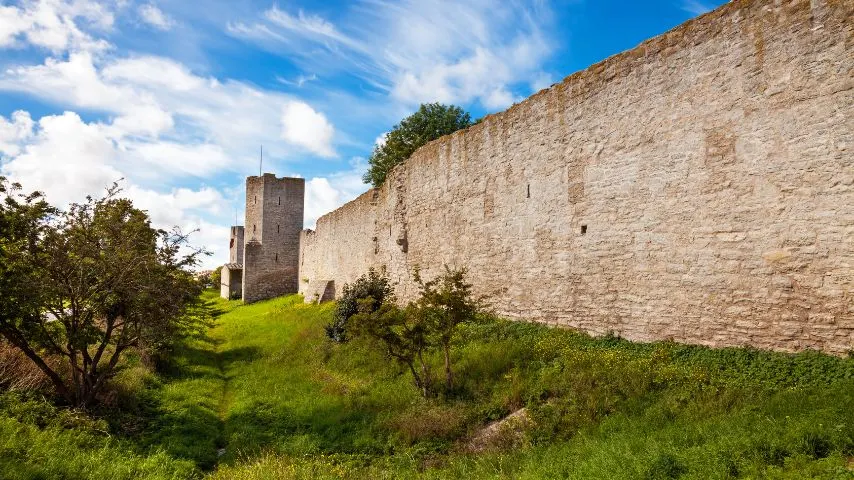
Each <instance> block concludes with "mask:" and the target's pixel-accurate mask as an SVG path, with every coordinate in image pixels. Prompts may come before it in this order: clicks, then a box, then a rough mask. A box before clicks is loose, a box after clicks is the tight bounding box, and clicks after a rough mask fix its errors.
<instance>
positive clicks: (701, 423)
mask: <svg viewBox="0 0 854 480" xmlns="http://www.w3.org/2000/svg"><path fill="white" fill-rule="evenodd" d="M205 295H206V299H207V300H208V301H209V302H211V305H212V306H213V307H215V308H216V309H217V310H218V312H217V317H216V318H215V321H214V323H213V324H212V326H211V328H210V329H209V330H208V331H207V332H206V333H205V334H204V335H201V336H199V337H198V338H194V339H191V340H189V341H188V342H187V343H186V345H184V346H182V347H181V348H179V349H178V350H177V351H176V352H175V353H174V355H173V356H172V357H171V358H170V359H169V361H168V362H161V363H160V364H159V367H158V369H157V373H153V372H152V370H151V369H150V368H145V367H143V366H142V365H143V364H144V363H145V362H141V361H138V362H136V363H133V362H131V363H132V364H134V365H135V366H134V367H133V368H130V369H128V370H127V371H125V373H124V374H123V376H122V377H121V378H120V379H118V381H117V388H118V397H117V400H116V405H117V406H116V407H115V408H114V409H113V410H112V411H111V412H108V414H105V417H104V418H105V420H100V421H94V420H89V419H87V418H86V417H82V416H81V415H79V414H75V413H74V412H68V411H64V410H57V409H55V408H54V407H51V406H49V405H48V404H47V403H45V402H44V401H40V400H36V399H32V398H31V397H21V396H17V395H12V394H5V395H0V478H4V479H5V478H16V479H17V478H22V479H23V478H33V479H35V478H99V479H100V478H128V479H130V478H175V479H178V478H201V477H205V476H208V477H211V478H214V479H275V478H285V479H288V478H368V477H374V478H389V479H391V478H395V479H396V478H513V479H516V478H522V479H524V478H531V479H534V478H584V479H587V478H607V479H622V478H625V479H630V478H631V479H634V478H696V479H700V478H703V479H705V478H828V479H830V478H854V359H850V358H848V359H840V358H833V357H829V356H825V355H820V354H816V353H805V354H800V355H783V354H775V353H768V352H758V351H753V350H743V349H723V350H713V349H705V348H699V347H689V346H683V345H677V344H673V343H657V344H633V343H630V342H626V341H622V340H619V339H616V338H600V339H592V338H590V337H587V336H585V335H581V334H577V333H574V332H571V331H566V330H556V329H549V328H546V327H543V326H539V325H533V324H526V323H514V322H505V321H498V320H489V319H485V320H483V321H482V322H478V323H477V324H474V325H470V326H466V327H464V328H463V329H462V332H461V335H460V338H458V339H457V342H456V346H455V350H454V364H455V373H456V377H457V379H458V381H459V385H458V387H457V388H456V390H455V391H454V392H452V394H451V395H448V396H447V397H446V398H439V399H431V400H424V399H422V398H421V397H420V396H419V395H418V391H417V390H416V389H415V388H414V386H412V382H411V379H410V377H409V376H408V374H407V373H406V372H405V371H403V370H402V369H401V368H400V367H399V366H397V365H395V364H394V363H393V362H391V361H389V360H388V359H386V358H385V357H383V355H382V354H381V353H378V352H379V350H378V349H377V348H376V346H374V345H370V344H368V343H364V342H350V343H347V344H344V345H336V344H332V343H330V342H328V341H327V340H326V339H325V336H324V333H323V325H324V324H325V323H327V322H328V321H329V319H330V317H331V314H332V308H333V305H332V304H326V305H323V306H315V305H304V304H302V303H301V302H302V301H301V298H299V297H296V296H294V297H286V298H280V299H276V300H272V301H268V302H261V303H258V304H254V305H250V306H242V305H240V304H239V302H225V301H222V300H219V299H216V298H215V294H214V293H213V292H208V293H206V294H205ZM433 360H434V361H435V362H436V365H437V366H438V365H439V362H440V359H439V358H435V359H433ZM521 407H527V410H528V412H529V414H530V417H531V419H532V422H533V426H530V427H529V428H527V429H525V430H524V431H523V432H522V433H517V432H515V431H509V430H508V431H506V432H500V434H499V435H497V436H496V437H495V438H493V439H492V441H491V442H490V443H489V444H488V445H487V446H486V448H485V450H484V449H481V450H479V451H478V452H476V453H475V452H473V451H472V448H473V447H472V445H473V443H472V441H471V439H472V437H473V436H475V435H477V433H478V432H479V431H480V430H481V429H482V428H483V426H484V425H486V424H488V423H489V422H491V421H494V420H498V419H501V418H503V417H505V416H506V415H508V414H509V413H511V412H513V411H516V410H517V409H519V408H521Z"/></svg>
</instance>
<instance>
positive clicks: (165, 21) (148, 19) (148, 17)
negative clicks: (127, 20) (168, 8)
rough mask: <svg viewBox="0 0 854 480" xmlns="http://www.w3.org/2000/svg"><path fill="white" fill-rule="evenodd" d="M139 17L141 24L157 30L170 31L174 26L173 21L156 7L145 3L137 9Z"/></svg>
mask: <svg viewBox="0 0 854 480" xmlns="http://www.w3.org/2000/svg"><path fill="white" fill-rule="evenodd" d="M137 11H138V12H139V16H140V18H141V19H142V21H143V22H145V23H146V24H148V25H150V26H152V27H154V28H156V29H157V30H171V29H172V27H174V26H175V20H173V19H172V18H170V17H169V15H167V14H165V13H163V10H160V9H159V8H158V7H157V6H156V5H154V4H151V3H146V4H143V5H140V6H139V7H137Z"/></svg>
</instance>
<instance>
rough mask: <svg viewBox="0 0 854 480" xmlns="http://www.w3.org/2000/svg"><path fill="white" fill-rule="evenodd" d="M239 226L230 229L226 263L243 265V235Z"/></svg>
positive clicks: (242, 230)
mask: <svg viewBox="0 0 854 480" xmlns="http://www.w3.org/2000/svg"><path fill="white" fill-rule="evenodd" d="M243 232H244V228H243V227H242V226H240V225H235V226H233V227H231V240H229V243H228V263H239V264H243V243H244V240H243V234H244V233H243Z"/></svg>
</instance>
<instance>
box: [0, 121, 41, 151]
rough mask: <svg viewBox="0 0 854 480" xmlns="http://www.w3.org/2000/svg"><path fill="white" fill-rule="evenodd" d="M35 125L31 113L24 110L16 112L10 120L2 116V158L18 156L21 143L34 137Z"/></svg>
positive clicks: (0, 127)
mask: <svg viewBox="0 0 854 480" xmlns="http://www.w3.org/2000/svg"><path fill="white" fill-rule="evenodd" d="M33 125H34V123H33V119H32V118H31V117H30V114H29V112H25V111H23V110H18V111H16V112H14V113H13V114H12V118H11V119H9V120H7V119H5V118H4V117H3V116H2V115H0V158H3V155H4V154H5V155H8V156H16V155H18V154H19V153H20V151H21V149H20V144H21V142H23V141H25V140H27V139H29V138H30V136H32V134H33Z"/></svg>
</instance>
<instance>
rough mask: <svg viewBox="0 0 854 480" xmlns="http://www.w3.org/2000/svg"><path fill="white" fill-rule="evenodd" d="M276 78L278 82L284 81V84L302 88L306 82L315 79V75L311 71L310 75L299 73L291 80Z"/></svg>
mask: <svg viewBox="0 0 854 480" xmlns="http://www.w3.org/2000/svg"><path fill="white" fill-rule="evenodd" d="M276 80H277V81H278V82H280V83H284V84H285V85H295V86H296V87H297V88H302V86H303V85H305V84H306V83H308V82H312V81H314V80H317V75H315V74H313V73H312V74H311V75H305V74H300V75H298V76H297V77H296V78H295V79H293V80H288V79H287V78H284V77H278V76H277V77H276Z"/></svg>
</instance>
